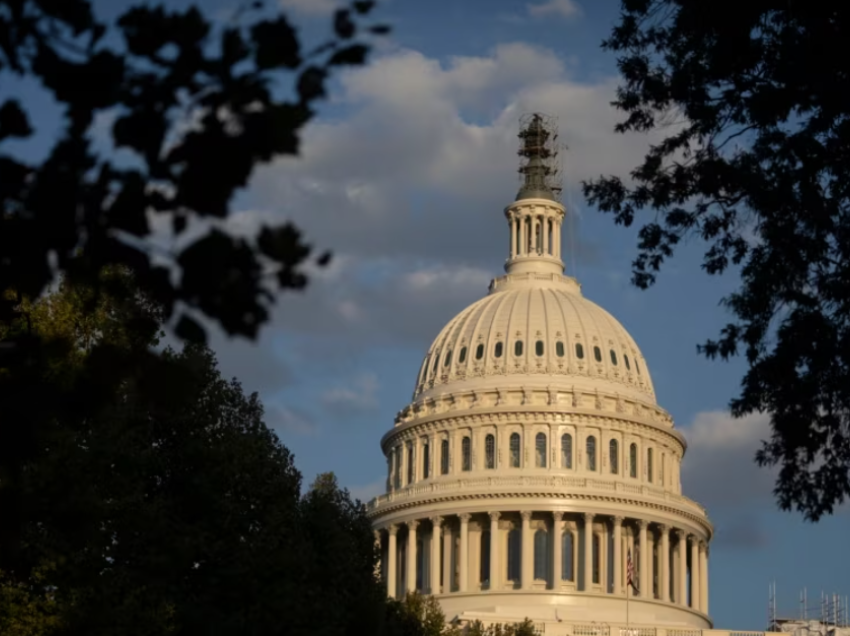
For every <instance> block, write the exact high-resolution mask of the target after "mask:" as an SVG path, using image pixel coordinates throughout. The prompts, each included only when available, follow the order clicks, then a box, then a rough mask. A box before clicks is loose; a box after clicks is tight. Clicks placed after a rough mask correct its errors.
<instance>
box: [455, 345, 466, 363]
mask: <svg viewBox="0 0 850 636" xmlns="http://www.w3.org/2000/svg"><path fill="white" fill-rule="evenodd" d="M457 361H458V362H459V363H460V364H463V363H464V362H466V347H461V350H460V355H459V356H458V357H457Z"/></svg>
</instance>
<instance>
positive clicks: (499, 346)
mask: <svg viewBox="0 0 850 636" xmlns="http://www.w3.org/2000/svg"><path fill="white" fill-rule="evenodd" d="M493 355H495V356H496V357H497V358H501V357H502V343H501V342H497V343H496V350H495V351H494V352H493Z"/></svg>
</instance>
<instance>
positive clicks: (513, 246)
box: [508, 214, 516, 258]
mask: <svg viewBox="0 0 850 636" xmlns="http://www.w3.org/2000/svg"><path fill="white" fill-rule="evenodd" d="M508 224H509V225H510V227H511V249H510V250H508V254H509V256H510V258H513V257H514V256H515V252H516V219H515V218H514V215H513V214H510V215H509V216H508Z"/></svg>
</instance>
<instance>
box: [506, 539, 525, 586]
mask: <svg viewBox="0 0 850 636" xmlns="http://www.w3.org/2000/svg"><path fill="white" fill-rule="evenodd" d="M520 541H521V537H520V531H519V529H518V528H514V529H512V530H510V531H509V532H508V581H519V580H520V577H521V576H522V575H521V574H520V564H521V562H522V555H521V551H522V546H521V543H520Z"/></svg>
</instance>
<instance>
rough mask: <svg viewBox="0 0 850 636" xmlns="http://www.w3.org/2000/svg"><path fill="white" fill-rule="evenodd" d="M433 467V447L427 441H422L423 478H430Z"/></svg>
mask: <svg viewBox="0 0 850 636" xmlns="http://www.w3.org/2000/svg"><path fill="white" fill-rule="evenodd" d="M430 468H431V447H430V446H429V445H428V442H427V441H423V442H422V479H428V477H430V475H429V474H428V473H429V471H430Z"/></svg>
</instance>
